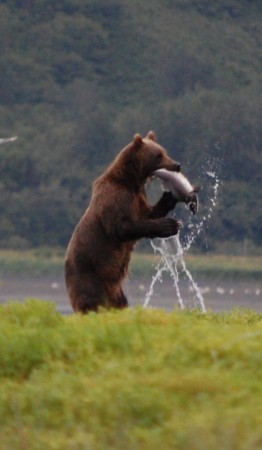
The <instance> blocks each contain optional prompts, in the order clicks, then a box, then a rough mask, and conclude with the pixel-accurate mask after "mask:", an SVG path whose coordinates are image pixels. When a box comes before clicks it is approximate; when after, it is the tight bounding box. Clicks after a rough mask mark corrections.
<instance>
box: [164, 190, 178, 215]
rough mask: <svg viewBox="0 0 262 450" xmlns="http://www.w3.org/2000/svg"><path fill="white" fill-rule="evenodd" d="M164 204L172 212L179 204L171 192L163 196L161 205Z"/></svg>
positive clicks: (166, 192)
mask: <svg viewBox="0 0 262 450" xmlns="http://www.w3.org/2000/svg"><path fill="white" fill-rule="evenodd" d="M162 202H163V205H164V206H165V207H166V208H167V209H168V210H169V211H171V210H172V209H174V208H175V206H176V204H177V200H176V199H175V197H174V196H173V194H172V192H170V191H165V192H164V193H163V195H162V198H161V203H162Z"/></svg>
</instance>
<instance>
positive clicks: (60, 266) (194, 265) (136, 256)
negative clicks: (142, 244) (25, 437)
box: [0, 248, 262, 280]
mask: <svg viewBox="0 0 262 450" xmlns="http://www.w3.org/2000/svg"><path fill="white" fill-rule="evenodd" d="M159 260H160V257H159V256H158V255H154V254H152V253H150V254H149V253H138V252H134V253H133V255H132V258H131V266H130V273H131V275H132V276H133V277H135V276H147V275H148V276H151V275H152V274H153V272H154V269H155V267H156V265H157V264H158V262H159ZM185 261H186V265H187V267H188V269H189V270H190V271H191V272H192V273H193V274H195V275H196V276H205V277H207V278H208V277H216V278H221V279H223V278H224V279H225V278H230V279H231V280H233V279H257V280H258V279H261V267H262V256H228V255H214V254H209V255H191V254H185ZM63 270H64V250H63V249H55V248H37V249H31V250H23V251H15V250H0V276H5V275H10V276H16V277H19V276H23V275H27V276H28V275H30V276H42V275H63Z"/></svg>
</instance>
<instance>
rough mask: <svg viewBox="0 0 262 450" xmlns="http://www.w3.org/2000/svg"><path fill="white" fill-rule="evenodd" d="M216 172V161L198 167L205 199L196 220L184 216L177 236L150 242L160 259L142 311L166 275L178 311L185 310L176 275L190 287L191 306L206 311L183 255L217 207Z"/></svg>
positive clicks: (211, 159)
mask: <svg viewBox="0 0 262 450" xmlns="http://www.w3.org/2000/svg"><path fill="white" fill-rule="evenodd" d="M220 169H221V160H218V159H217V158H210V159H209V160H207V161H206V162H205V164H204V165H203V167H202V174H201V181H202V184H203V185H204V192H205V197H206V198H205V200H204V202H203V205H204V206H203V207H201V211H202V213H201V214H198V215H197V216H192V215H191V214H190V213H189V212H188V215H187V217H188V216H189V214H190V216H189V217H190V219H189V220H187V222H186V224H185V226H184V228H183V230H182V231H181V232H180V233H179V234H178V235H176V236H172V237H170V238H167V239H160V238H157V239H154V240H152V241H151V245H152V247H153V250H154V252H155V253H159V254H160V255H161V259H160V262H159V263H158V265H157V266H156V273H155V275H154V276H153V277H152V281H151V284H150V287H149V290H148V292H147V294H146V296H145V300H144V307H145V308H146V307H147V306H148V305H149V302H150V299H151V298H152V296H153V294H154V291H155V285H156V283H157V282H162V278H163V274H164V273H165V272H166V273H168V274H169V275H170V276H171V278H172V280H173V286H174V289H175V294H176V297H177V301H178V304H179V306H180V309H184V308H185V304H184V301H183V298H182V295H181V291H180V287H179V282H180V275H182V274H183V276H184V277H185V278H186V279H187V281H188V283H189V285H190V291H191V292H192V294H193V299H194V301H195V303H196V304H197V305H198V306H199V307H200V308H201V310H202V311H203V312H205V311H206V307H205V303H204V298H203V296H202V293H201V291H200V289H199V287H198V285H197V283H196V282H195V281H194V279H193V277H192V275H191V273H190V271H189V270H188V269H187V267H186V263H185V260H184V253H185V252H187V251H188V250H189V249H190V247H191V245H192V244H193V243H194V242H195V240H196V239H197V237H198V236H199V234H200V233H201V232H205V228H206V226H207V224H208V222H209V220H210V218H211V216H212V213H213V211H214V209H215V208H216V206H217V204H218V193H219V188H220V184H221V181H220V175H219V174H220ZM201 203H202V202H201Z"/></svg>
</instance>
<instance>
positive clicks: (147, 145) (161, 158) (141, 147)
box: [133, 131, 180, 178]
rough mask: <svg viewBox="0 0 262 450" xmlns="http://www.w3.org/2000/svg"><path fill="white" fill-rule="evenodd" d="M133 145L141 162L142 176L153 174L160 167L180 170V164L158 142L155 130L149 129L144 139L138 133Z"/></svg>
mask: <svg viewBox="0 0 262 450" xmlns="http://www.w3.org/2000/svg"><path fill="white" fill-rule="evenodd" d="M133 146H134V149H135V151H136V153H137V158H138V162H139V163H140V173H141V176H142V178H147V177H149V176H151V175H152V173H153V172H154V171H155V170H158V169H166V170H171V171H175V172H180V164H179V163H178V162H177V161H174V160H173V159H172V158H170V156H168V154H167V151H166V150H165V149H164V148H163V147H162V146H161V145H159V144H158V143H157V139H156V135H155V133H154V132H153V131H149V133H148V135H147V136H146V137H145V138H144V139H142V137H141V135H140V134H136V135H135V136H134V139H133Z"/></svg>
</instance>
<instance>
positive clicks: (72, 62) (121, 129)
mask: <svg viewBox="0 0 262 450" xmlns="http://www.w3.org/2000/svg"><path fill="white" fill-rule="evenodd" d="M261 18H262V5H261V2H260V1H259V0H253V1H252V0H251V1H247V0H221V1H219V2H217V1H210V0H173V1H172V0H150V1H149V0H143V1H138V0H132V1H130V0H121V1H120V0H98V1H97V0H56V1H52V0H2V1H1V5H0V42H1V48H0V137H1V138H4V137H9V136H14V135H15V136H16V135H17V136H18V139H17V140H16V141H15V142H12V143H8V144H4V145H1V146H0V212H1V213H0V247H1V248H15V249H16V248H18V249H24V248H30V247H38V246H61V247H64V246H66V245H67V242H68V240H69V239H70V236H71V234H72V231H73V229H74V227H75V225H76V223H77V222H78V220H79V218H80V216H81V215H82V214H83V212H84V210H85V208H86V206H87V203H88V201H89V198H90V194H91V185H92V182H93V181H94V179H95V178H96V177H97V176H98V175H100V174H101V172H102V171H103V170H104V169H105V167H106V166H107V164H108V163H109V162H111V160H112V159H113V158H114V157H115V156H116V154H117V153H118V152H119V151H120V150H121V148H122V147H123V146H125V145H126V144H127V143H128V142H130V141H131V139H132V138H133V135H134V133H137V132H139V133H141V134H142V135H145V134H147V132H148V131H149V130H151V129H153V130H154V131H155V132H156V134H157V137H158V141H159V143H160V144H161V145H163V146H164V147H166V148H167V150H168V152H169V153H170V155H171V156H172V157H173V158H175V159H176V160H178V161H179V162H180V163H181V164H182V169H183V171H184V172H185V173H186V174H187V175H188V176H189V178H190V180H192V181H194V182H196V183H200V184H204V186H203V189H202V192H201V193H200V202H202V204H204V203H205V195H207V194H205V192H207V190H206V191H205V177H204V174H205V171H206V170H208V169H210V167H209V164H211V165H212V167H211V169H212V170H216V171H217V174H219V178H220V180H221V185H220V190H219V196H218V206H216V208H215V209H214V211H213V214H212V218H211V220H210V221H209V223H208V228H207V230H206V231H205V237H203V236H202V235H200V236H199V238H198V240H197V241H196V244H195V245H196V248H198V249H199V250H201V249H203V247H204V246H205V242H206V239H207V237H208V241H209V249H210V250H211V251H217V252H229V253H230V252H232V253H234V252H235V253H241V252H242V253H243V252H251V253H254V254H258V253H261V248H262V233H261V222H262V208H261V197H262V151H261V134H262V133H261V130H262V127H261V118H262V104H261V92H262V89H261V84H262V83H261V68H262V64H261V48H262V47H261ZM210 162H211V163H210ZM211 169H210V170H211ZM200 207H201V203H200Z"/></svg>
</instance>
